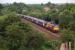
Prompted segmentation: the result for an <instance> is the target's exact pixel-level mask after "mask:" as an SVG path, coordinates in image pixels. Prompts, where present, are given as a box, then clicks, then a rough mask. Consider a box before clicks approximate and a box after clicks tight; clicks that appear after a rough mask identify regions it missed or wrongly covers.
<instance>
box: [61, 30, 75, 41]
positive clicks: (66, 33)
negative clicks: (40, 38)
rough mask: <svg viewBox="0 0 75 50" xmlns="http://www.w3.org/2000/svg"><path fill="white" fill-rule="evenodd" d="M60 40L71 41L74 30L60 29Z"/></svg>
mask: <svg viewBox="0 0 75 50" xmlns="http://www.w3.org/2000/svg"><path fill="white" fill-rule="evenodd" d="M61 32H62V34H61V35H62V38H61V39H62V41H63V42H69V41H73V40H74V38H75V32H74V31H70V30H62V31H61Z"/></svg>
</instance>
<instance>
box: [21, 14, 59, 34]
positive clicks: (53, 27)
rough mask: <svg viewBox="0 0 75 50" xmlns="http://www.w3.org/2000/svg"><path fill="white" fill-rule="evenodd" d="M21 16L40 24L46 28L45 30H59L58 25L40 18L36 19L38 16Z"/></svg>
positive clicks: (56, 31)
mask: <svg viewBox="0 0 75 50" xmlns="http://www.w3.org/2000/svg"><path fill="white" fill-rule="evenodd" d="M20 16H21V17H22V18H24V19H26V20H28V21H31V22H33V23H35V24H37V25H39V26H42V27H44V28H46V29H47V30H49V31H51V32H53V33H58V32H59V29H60V28H59V25H57V24H54V23H52V22H48V21H45V20H41V19H38V18H35V17H31V16H26V15H20Z"/></svg>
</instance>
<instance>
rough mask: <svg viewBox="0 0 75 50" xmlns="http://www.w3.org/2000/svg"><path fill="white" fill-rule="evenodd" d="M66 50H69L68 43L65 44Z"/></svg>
mask: <svg viewBox="0 0 75 50" xmlns="http://www.w3.org/2000/svg"><path fill="white" fill-rule="evenodd" d="M65 50H68V42H66V43H65Z"/></svg>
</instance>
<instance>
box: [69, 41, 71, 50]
mask: <svg viewBox="0 0 75 50" xmlns="http://www.w3.org/2000/svg"><path fill="white" fill-rule="evenodd" d="M69 50H71V42H69Z"/></svg>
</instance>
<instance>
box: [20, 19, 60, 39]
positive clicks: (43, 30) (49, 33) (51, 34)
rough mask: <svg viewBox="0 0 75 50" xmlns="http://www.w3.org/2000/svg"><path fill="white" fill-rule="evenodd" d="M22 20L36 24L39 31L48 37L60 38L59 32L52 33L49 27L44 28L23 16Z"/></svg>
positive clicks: (35, 26) (35, 27)
mask: <svg viewBox="0 0 75 50" xmlns="http://www.w3.org/2000/svg"><path fill="white" fill-rule="evenodd" d="M21 21H22V22H23V23H27V24H30V25H32V26H34V29H36V30H38V31H39V32H42V33H44V35H45V37H46V38H47V39H60V34H59V33H52V32H50V31H49V30H47V29H45V28H43V27H41V26H39V25H37V24H34V23H32V22H30V21H28V20H26V19H23V18H22V19H21Z"/></svg>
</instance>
